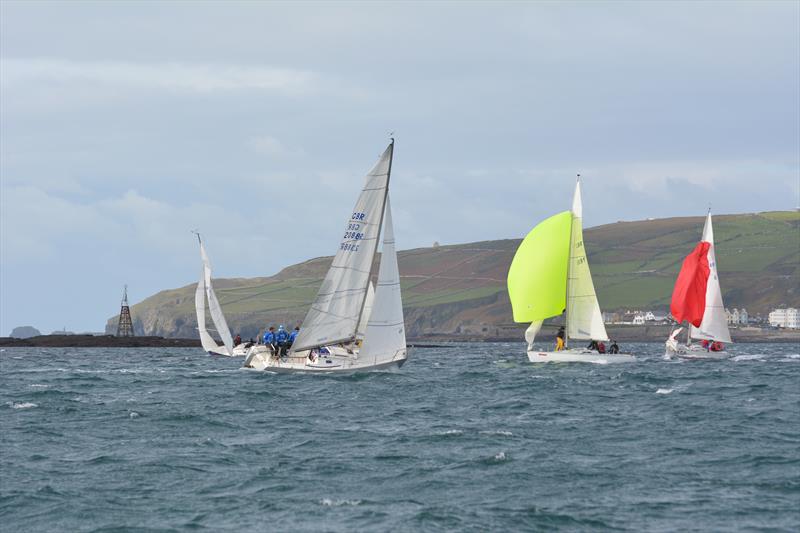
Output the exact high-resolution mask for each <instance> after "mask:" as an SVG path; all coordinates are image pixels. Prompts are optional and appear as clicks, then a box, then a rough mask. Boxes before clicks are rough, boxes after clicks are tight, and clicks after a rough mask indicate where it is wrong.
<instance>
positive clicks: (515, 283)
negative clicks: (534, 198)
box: [508, 211, 572, 322]
mask: <svg viewBox="0 0 800 533" xmlns="http://www.w3.org/2000/svg"><path fill="white" fill-rule="evenodd" d="M571 226H572V212H571V211H564V212H563V213H559V214H557V215H553V216H552V217H550V218H548V219H546V220H543V221H542V222H540V223H539V224H538V225H537V226H536V227H535V228H533V229H532V230H531V232H530V233H528V235H527V236H526V237H525V239H523V241H522V244H520V245H519V248H517V253H516V254H515V255H514V260H513V261H511V267H510V268H509V269H508V295H509V297H510V299H511V308H512V309H513V311H514V322H533V321H534V320H544V319H545V318H550V317H552V316H557V315H560V314H561V313H562V312H563V311H564V308H565V307H566V293H567V265H568V263H569V240H570V230H571Z"/></svg>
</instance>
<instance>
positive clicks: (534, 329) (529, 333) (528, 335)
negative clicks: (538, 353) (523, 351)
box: [525, 320, 544, 350]
mask: <svg viewBox="0 0 800 533" xmlns="http://www.w3.org/2000/svg"><path fill="white" fill-rule="evenodd" d="M542 324H544V320H536V321H534V322H531V325H530V326H528V329H526V330H525V340H526V341H527V342H528V350H533V341H534V340H536V335H538V334H539V331H540V330H541V329H542Z"/></svg>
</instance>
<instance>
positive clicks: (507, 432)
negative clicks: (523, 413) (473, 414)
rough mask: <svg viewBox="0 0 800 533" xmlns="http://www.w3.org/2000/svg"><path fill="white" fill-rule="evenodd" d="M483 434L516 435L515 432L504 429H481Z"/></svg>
mask: <svg viewBox="0 0 800 533" xmlns="http://www.w3.org/2000/svg"><path fill="white" fill-rule="evenodd" d="M481 434H482V435H502V436H504V437H513V436H514V434H513V433H511V432H510V431H503V430H502V429H499V430H497V431H481Z"/></svg>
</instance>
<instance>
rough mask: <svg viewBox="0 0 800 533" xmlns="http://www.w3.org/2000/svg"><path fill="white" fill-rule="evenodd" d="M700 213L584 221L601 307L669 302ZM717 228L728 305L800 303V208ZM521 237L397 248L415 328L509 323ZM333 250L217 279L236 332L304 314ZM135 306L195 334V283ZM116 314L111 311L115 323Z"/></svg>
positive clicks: (153, 331)
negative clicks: (511, 271)
mask: <svg viewBox="0 0 800 533" xmlns="http://www.w3.org/2000/svg"><path fill="white" fill-rule="evenodd" d="M703 221H704V218H703V217H683V218H670V219H660V220H647V221H636V222H617V223H615V224H607V225H604V226H598V227H595V228H590V229H587V230H585V232H584V240H585V242H586V246H587V251H588V253H589V261H590V264H591V267H592V273H593V275H594V282H595V286H596V288H597V293H598V298H599V300H600V305H601V307H602V308H603V309H604V310H608V311H611V310H619V309H630V308H639V309H654V310H655V309H661V310H666V309H667V307H668V305H669V299H670V296H671V294H672V284H673V283H674V281H675V277H676V276H677V273H678V270H679V269H680V265H681V262H682V260H683V257H684V256H685V255H686V254H687V253H688V252H689V251H690V250H691V249H692V248H693V247H694V245H695V244H696V243H697V241H698V240H699V238H700V234H701V232H702V228H703ZM535 222H536V221H532V225H533V224H535ZM398 232H402V228H398ZM714 233H715V240H716V245H717V263H718V268H719V272H720V277H721V281H722V289H723V294H724V299H725V304H726V305H727V306H728V307H731V308H732V307H746V308H747V309H748V311H749V312H750V313H751V314H755V313H762V314H763V313H765V312H767V311H768V310H769V308H771V307H775V306H778V305H793V306H795V307H800V213H797V212H793V211H792V212H789V211H781V212H768V213H758V214H745V215H721V216H715V217H714ZM519 242H520V241H519V239H508V240H499V241H487V242H476V243H469V244H459V245H450V246H440V247H437V248H419V249H414V250H406V251H402V252H400V253H399V262H400V273H401V277H402V280H401V281H402V286H403V303H404V306H405V308H406V323H407V328H408V331H409V333H410V334H411V335H421V334H430V333H453V332H464V333H474V334H488V335H491V334H493V333H496V332H497V328H498V327H503V326H507V325H510V324H511V307H510V304H509V302H508V296H507V294H506V290H505V278H506V273H507V271H508V265H509V264H510V263H511V259H512V257H513V255H514V251H515V250H516V248H517V246H518V245H519ZM330 260H331V258H330V257H324V258H317V259H312V260H310V261H306V262H304V263H300V264H297V265H293V266H290V267H287V268H285V269H284V270H282V271H281V272H279V273H278V274H276V275H275V276H271V277H267V278H254V279H218V280H215V282H214V283H215V287H216V292H217V296H218V297H219V299H220V301H221V303H222V306H223V309H224V311H225V314H226V317H227V319H228V323H229V324H230V325H231V327H232V328H233V330H234V332H241V333H242V335H243V336H244V337H248V336H251V335H255V334H256V332H257V331H258V330H261V329H263V327H264V325H266V324H269V323H286V324H294V323H296V322H299V321H301V320H302V318H303V316H304V315H305V312H306V310H307V307H308V305H309V303H310V302H311V301H312V300H313V298H314V296H315V294H316V292H317V289H318V287H319V284H320V283H321V280H322V277H323V276H324V275H325V272H326V271H327V269H328V265H329V264H330ZM132 313H133V316H134V322H135V323H136V326H137V329H138V330H139V331H141V332H142V333H147V334H149V335H163V336H188V337H191V336H195V335H196V330H195V327H196V320H195V317H194V285H187V286H186V287H181V288H179V289H173V290H166V291H162V292H160V293H158V294H155V295H153V296H151V297H149V298H147V299H146V300H144V301H142V302H140V303H138V304H136V305H134V306H133V309H132ZM116 320H117V319H116V317H114V318H111V319H110V320H109V324H110V325H112V326H113V327H114V328H115V327H116V326H115V325H116Z"/></svg>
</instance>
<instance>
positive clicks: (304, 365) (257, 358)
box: [244, 346, 408, 374]
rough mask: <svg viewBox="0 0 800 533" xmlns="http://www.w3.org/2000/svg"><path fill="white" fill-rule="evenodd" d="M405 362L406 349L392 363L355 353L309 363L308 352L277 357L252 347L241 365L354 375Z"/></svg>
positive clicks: (263, 349) (283, 370)
mask: <svg viewBox="0 0 800 533" xmlns="http://www.w3.org/2000/svg"><path fill="white" fill-rule="evenodd" d="M407 359H408V353H407V350H400V351H399V352H398V353H396V354H395V355H394V357H393V358H392V359H391V360H388V361H382V362H380V363H371V362H369V361H366V360H364V359H359V358H358V356H357V354H344V355H336V354H332V355H328V356H323V355H321V356H319V357H316V358H315V359H314V360H313V361H312V360H311V359H310V358H309V357H308V352H302V353H301V354H294V355H291V356H289V357H284V358H278V357H277V356H276V355H274V354H273V353H272V351H271V350H269V349H268V348H266V347H264V346H255V347H254V349H252V350H251V351H250V353H249V354H248V356H247V358H246V359H245V363H244V366H245V368H252V369H254V370H261V371H267V372H275V373H278V374H292V373H298V372H303V373H307V374H353V373H356V372H374V371H387V370H396V369H399V368H400V367H402V366H403V364H404V363H405V362H406V360H407Z"/></svg>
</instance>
